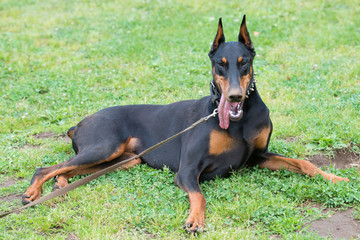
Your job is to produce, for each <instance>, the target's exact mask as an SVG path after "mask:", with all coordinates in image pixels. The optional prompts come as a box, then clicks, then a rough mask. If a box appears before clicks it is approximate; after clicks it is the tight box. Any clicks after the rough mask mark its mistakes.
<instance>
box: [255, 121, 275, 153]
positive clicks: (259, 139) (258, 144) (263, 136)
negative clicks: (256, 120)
mask: <svg viewBox="0 0 360 240" xmlns="http://www.w3.org/2000/svg"><path fill="white" fill-rule="evenodd" d="M270 131H271V128H270V126H267V127H265V128H263V129H262V130H261V131H260V132H259V134H258V135H257V136H256V137H255V138H254V146H255V149H264V148H266V145H267V143H268V139H269V135H270Z"/></svg>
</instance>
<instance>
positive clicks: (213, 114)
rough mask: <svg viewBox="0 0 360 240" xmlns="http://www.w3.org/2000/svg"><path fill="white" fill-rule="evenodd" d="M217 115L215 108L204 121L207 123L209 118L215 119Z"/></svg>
mask: <svg viewBox="0 0 360 240" xmlns="http://www.w3.org/2000/svg"><path fill="white" fill-rule="evenodd" d="M218 113H219V111H218V109H217V108H215V109H214V111H213V113H212V114H210V115H209V116H207V117H204V120H205V121H207V120H209V118H212V117H215V116H216V115H217V114H218Z"/></svg>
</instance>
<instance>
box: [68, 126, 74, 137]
mask: <svg viewBox="0 0 360 240" xmlns="http://www.w3.org/2000/svg"><path fill="white" fill-rule="evenodd" d="M74 130H75V127H71V128H69V130H68V131H67V135H68V137H69V138H71V139H73V136H74Z"/></svg>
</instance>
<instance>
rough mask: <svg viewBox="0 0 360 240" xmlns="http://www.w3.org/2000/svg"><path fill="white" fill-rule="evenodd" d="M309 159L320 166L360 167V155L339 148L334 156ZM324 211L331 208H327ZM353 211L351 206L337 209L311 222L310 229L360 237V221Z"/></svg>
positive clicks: (340, 236) (334, 235) (335, 235)
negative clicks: (345, 208)
mask: <svg viewBox="0 0 360 240" xmlns="http://www.w3.org/2000/svg"><path fill="white" fill-rule="evenodd" d="M308 160H309V161H310V162H312V163H314V164H315V165H316V166H318V167H328V166H330V165H333V166H334V167H335V168H339V169H344V168H350V167H356V168H358V169H360V155H359V154H356V153H354V152H351V151H349V150H337V151H336V152H335V154H334V156H333V157H328V156H325V155H314V156H311V157H310V158H308ZM324 211H325V212H326V211H329V210H326V209H325V210H324ZM353 213H354V209H351V208H349V209H347V210H345V211H336V212H335V213H334V214H331V215H329V217H328V218H325V219H319V220H316V221H314V222H312V223H311V224H309V225H310V226H309V228H308V230H309V231H313V232H316V233H318V234H319V235H320V236H322V237H331V238H332V239H360V221H359V220H356V219H355V218H354V216H353Z"/></svg>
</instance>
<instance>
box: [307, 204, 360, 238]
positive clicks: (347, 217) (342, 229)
mask: <svg viewBox="0 0 360 240" xmlns="http://www.w3.org/2000/svg"><path fill="white" fill-rule="evenodd" d="M353 212H354V210H353V209H350V208H349V209H347V210H345V211H338V212H335V213H334V214H332V215H330V216H329V217H328V218H326V219H319V220H316V221H314V222H312V223H311V224H310V226H309V228H308V229H307V231H312V232H316V233H317V234H319V235H320V236H322V237H331V238H333V239H352V238H353V239H357V238H360V222H359V221H358V220H355V219H354V216H353Z"/></svg>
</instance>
